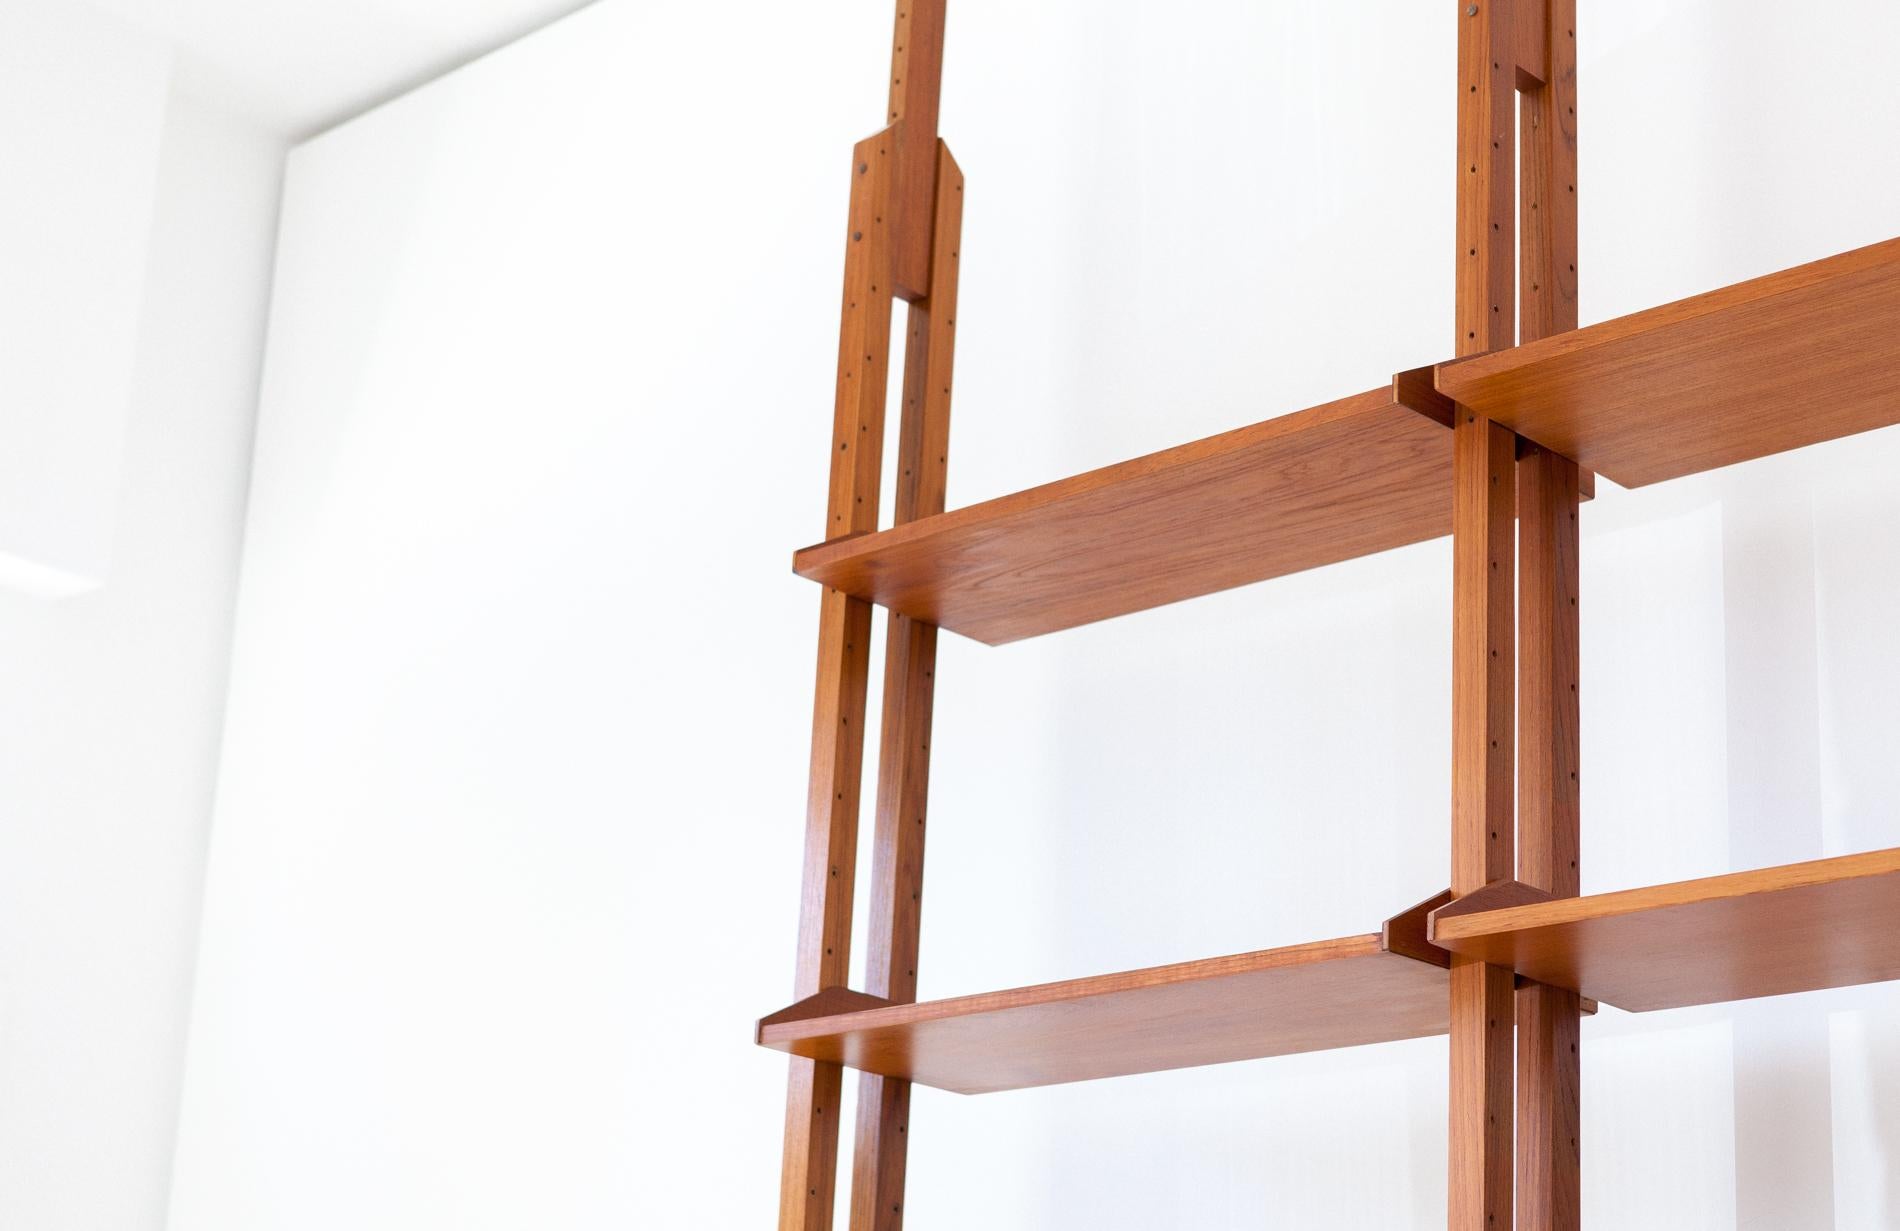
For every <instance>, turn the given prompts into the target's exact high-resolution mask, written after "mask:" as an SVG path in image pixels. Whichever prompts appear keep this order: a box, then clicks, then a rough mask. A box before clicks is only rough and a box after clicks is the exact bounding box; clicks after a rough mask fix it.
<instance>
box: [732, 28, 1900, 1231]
mask: <svg viewBox="0 0 1900 1231" xmlns="http://www.w3.org/2000/svg"><path fill="white" fill-rule="evenodd" d="M944 6H945V0H899V2H898V4H897V6H896V9H897V23H896V30H895V37H894V38H893V43H892V45H893V60H892V63H893V69H892V73H891V94H890V107H889V111H888V121H889V123H888V127H886V128H884V129H883V130H881V131H879V132H877V133H875V134H873V135H872V136H870V137H867V138H866V139H864V140H863V141H861V142H859V143H858V144H857V146H856V147H855V148H854V149H853V150H852V158H851V164H850V183H851V195H850V206H849V212H848V217H847V221H846V226H845V235H844V249H845V268H844V284H843V295H842V296H841V299H840V329H839V345H838V370H837V385H836V392H837V400H836V403H835V412H834V418H833V432H832V437H831V444H830V458H831V461H830V487H829V496H828V502H827V506H826V522H825V531H824V541H823V542H822V543H820V544H818V545H817V546H815V547H810V548H807V549H805V550H803V551H801V552H799V553H798V554H797V557H796V560H795V565H794V566H795V568H796V570H797V571H798V572H799V573H800V574H802V575H803V576H806V577H809V578H812V579H814V580H816V581H819V582H820V583H822V587H823V588H822V591H821V597H820V600H819V627H818V655H817V659H818V670H817V676H816V688H815V697H814V705H813V710H812V754H811V777H810V790H809V795H808V800H807V811H806V830H805V864H804V882H803V893H802V895H801V898H800V917H799V935H798V950H797V953H798V964H797V973H796V977H795V979H794V981H793V989H792V990H793V996H794V998H795V1000H794V1003H793V1004H792V1005H791V1006H790V1007H789V1008H787V1009H784V1010H782V1011H780V1012H777V1013H774V1014H772V1015H771V1016H769V1017H766V1018H764V1019H763V1020H762V1021H761V1022H760V1023H759V1024H758V1036H757V1038H758V1042H760V1043H762V1044H764V1045H765V1046H767V1047H773V1048H778V1049H781V1050H783V1051H786V1052H789V1053H790V1056H791V1058H790V1061H789V1067H790V1075H789V1081H788V1084H787V1095H786V1114H785V1153H784V1162H783V1168H782V1171H781V1174H780V1189H779V1191H780V1199H779V1226H780V1228H781V1231H824V1229H826V1228H829V1227H830V1226H831V1223H832V1209H833V1204H834V1197H835V1194H836V1188H835V1185H836V1182H837V1155H838V1138H839V1134H840V1132H841V1126H840V1124H839V1122H838V1121H839V1118H840V1117H839V1115H838V1109H839V1098H840V1095H841V1088H842V1081H843V1075H844V1070H845V1068H846V1067H851V1068H855V1069H857V1070H859V1072H860V1077H859V1089H858V1120H857V1124H856V1126H855V1146H854V1150H853V1165H852V1168H851V1194H850V1197H851V1199H850V1210H851V1215H850V1219H851V1226H852V1228H853V1229H854V1231H897V1228H899V1227H901V1226H902V1222H903V1212H904V1208H905V1202H904V1173H905V1164H906V1157H907V1150H908V1137H909V1131H908V1130H909V1119H910V1091H911V1086H912V1084H913V1083H914V1082H923V1083H926V1084H929V1085H935V1086H940V1087H942V1088H944V1089H948V1090H955V1091H962V1092H966V1093H976V1092H984V1091H992V1090H1005V1089H1016V1088H1020V1087H1025V1086H1035V1085H1044V1084H1049V1083H1053V1082H1063V1081H1080V1080H1085V1079H1089V1078H1099V1077H1112V1076H1118V1075H1125V1074H1130V1073H1143V1072H1154V1071H1158V1070H1163V1069H1173V1068H1180V1067H1184V1066H1189V1065H1198V1064H1213V1063H1220V1062H1225V1061H1234V1060H1245V1059H1255V1058H1260V1057H1265V1056H1273V1055H1281V1054H1285V1053H1289V1052H1296V1051H1306V1050H1313V1049H1318V1048H1333V1047H1349V1046H1354V1045H1358V1044H1363V1043H1371V1042H1378V1041H1383V1040H1390V1039H1400V1038H1408V1037H1417V1036H1421V1035H1428V1034H1433V1033H1438V1032H1445V1033H1448V1034H1449V1036H1450V1044H1449V1049H1448V1050H1449V1058H1450V1064H1449V1070H1450V1071H1449V1082H1450V1098H1449V1108H1450V1125H1449V1134H1448V1153H1449V1157H1448V1159H1447V1167H1448V1171H1447V1174H1448V1185H1447V1193H1448V1206H1447V1225H1448V1226H1449V1227H1450V1228H1452V1231H1509V1229H1510V1228H1512V1227H1513V1226H1516V1227H1518V1228H1522V1229H1524V1231H1575V1229H1576V1228H1577V1227H1578V1226H1579V1224H1580V1221H1581V1197H1580V1192H1581V1181H1580V1175H1581V1165H1582V1164H1581V1150H1580V1145H1579V1142H1580V1139H1581V1134H1582V1127H1581V1118H1580V1112H1579V1097H1580V1096H1579V1090H1580V1088H1581V1079H1580V1068H1579V1065H1580V1043H1579V1021H1580V1017H1581V1015H1582V1014H1583V1013H1585V1012H1588V1011H1590V1010H1591V1009H1592V1008H1593V1005H1592V1004H1591V999H1590V998H1598V999H1601V1000H1603V1001H1604V1002H1606V1003H1609V1004H1612V1005H1617V1006H1621V1007H1623V1008H1626V1009H1631V1010H1645V1009H1654V1008H1666V1007H1672V1006H1679V1005H1688V1004H1706V1003H1712V1002H1717V1001H1723V1000H1731V999H1741V998H1747V997H1753V996H1765V995H1777V994H1781V993H1784V992H1794V991H1806V990H1813V989H1819V988H1827V987H1838V986H1843V985H1848V984H1855V983H1866V982H1873V981H1878V980H1886V979H1894V978H1900V851H1880V852H1875V853H1872V854H1866V855H1853V856H1847V857H1844V858H1839V859H1829V860H1820V861H1817V862H1815V863H1807V864H1796V865H1792V866H1789V867H1783V868H1769V869H1766V870H1762V871H1756V872H1740V873H1734V874H1731V875H1726V876H1717V877H1711V878H1708V879H1705V880H1697V881H1687V882H1683V883H1681V884H1676V885H1662V886H1656V887H1652V888H1645V889H1632V890H1627V891H1624V892H1620V893H1610V894H1597V895H1592V896H1590V897H1580V896H1578V895H1579V893H1580V880H1579V862H1580V861H1579V841H1578V835H1579V826H1580V816H1579V811H1580V799H1579V794H1578V786H1577V783H1578V777H1579V772H1580V766H1579V744H1578V727H1579V722H1580V710H1579V704H1578V686H1579V678H1578V635H1579V626H1578V609H1579V603H1580V595H1579V580H1578V577H1579V566H1578V556H1579V550H1580V543H1579V538H1578V533H1577V517H1578V508H1579V504H1580V502H1581V501H1582V500H1584V499H1586V498H1588V497H1589V495H1590V494H1591V492H1592V484H1593V478H1592V476H1593V473H1594V472H1597V471H1601V473H1603V474H1604V475H1606V476H1607V477H1609V478H1611V479H1613V480H1615V481H1616V482H1618V483H1621V484H1624V485H1627V486H1637V485H1641V484H1646V483H1654V482H1658V481H1661V480H1664V479H1670V478H1677V477H1680V476H1683V475H1688V474H1692V473H1695V472H1697V471H1702V470H1707V469H1710V468H1713V467H1717V466H1726V465H1730V464H1732V463H1735V462H1740V461H1745V460H1748V459H1750V458H1756V457H1762V456H1766V455H1768V454H1771V453H1777V452H1781V451H1783V450H1787V449H1793V448H1799V447H1801V446H1804V445H1810V444H1816V443H1819V442H1822V441H1826V440H1831V439H1835V438H1838V437H1841V436H1845V435H1851V434H1854V433H1858V432H1865V431H1870V430H1873V429H1876V428H1881V427H1886V426H1889V425H1891V424H1894V423H1896V422H1900V239H1896V240H1890V241H1888V242H1885V243H1880V244H1875V245H1872V246H1871V247H1867V248H1862V249H1859V250H1857V251H1854V252H1848V253H1843V254H1841V255H1839V256H1834V257H1829V258H1827V259H1826V260H1821V261H1815V262H1812V263H1810V264H1807V265H1802V266H1799V267H1797V268H1795V269H1789V270H1784V271H1782V272H1780V273H1774V274H1769V275H1768V276H1766V277H1762V278H1756V279H1753V280H1751V281H1748V282H1743V283H1740V284H1737V285H1735V286H1730V287H1726V288H1723V289H1721V290H1717V291H1712V292H1710V293H1708V294H1705V295H1697V296H1694V297H1692V298H1689V299H1685V300H1682V301H1680V302H1677V303H1673V304H1667V305H1664V306H1662V307H1658V308H1653V309H1651V310H1649V311H1646V312H1639V313H1636V314H1635V315H1633V316H1628V317H1624V318H1621V319H1619V320H1614V321H1607V322H1604V323H1602V324H1597V325H1592V326H1590V327H1588V328H1584V329H1579V328H1578V320H1577V283H1578V272H1577V202H1578V183H1577V119H1576V114H1577V75H1576V3H1575V0H1480V2H1479V3H1464V2H1460V3H1459V4H1457V5H1456V7H1455V13H1456V19H1457V22H1458V125H1457V146H1458V161H1457V165H1456V167H1455V168H1454V170H1455V171H1456V174H1457V185H1458V192H1457V210H1456V235H1455V241H1456V248H1455V255H1456V260H1457V265H1456V296H1455V312H1454V318H1455V319H1454V322H1453V325H1454V332H1453V343H1454V348H1453V349H1454V351H1455V355H1454V357H1453V358H1451V359H1450V360H1448V361H1447V362H1444V363H1441V364H1438V365H1436V366H1435V367H1433V368H1425V369H1414V370H1411V371H1407V372H1402V373H1400V374H1399V375H1398V376H1396V377H1395V378H1394V380H1393V383H1392V385H1391V387H1390V388H1384V389H1377V390H1373V391H1370V392H1367V393H1362V394H1358V395H1354V396H1351V397H1346V398H1342V399H1341V400H1339V401H1335V402H1329V403H1327V404H1325V405H1323V406H1316V407H1313V408H1312V409H1310V410H1304V411H1299V412H1297V413H1294V414H1289V415H1285V416H1282V417H1280V418H1277V419H1271V420H1268V421H1266V422H1264V423H1258V424H1255V425H1253V426H1251V427H1244V428H1240V429H1239V430H1237V431H1232V432H1227V433H1223V434H1222V435H1219V436H1214V437H1210V438H1208V439H1206V440H1201V441H1196V442H1194V443H1191V444H1185V445H1181V446H1179V447H1177V448H1174V449H1168V450H1165V451H1163V452H1160V453H1156V454H1152V455H1150V456H1148V457H1143V458H1138V459H1135V460H1134V461H1129V462H1124V463H1122V464H1120V465H1117V466H1110V467H1107V468H1105V469H1102V470H1097V471H1093V472H1090V473H1088V474H1084V475H1078V476H1075V477H1073V478H1069V479H1063V480H1061V481H1060V482H1056V483H1050V484H1047V485H1045V486H1042V487H1038V488H1034V489H1031V490H1029V491H1025V492H1018V493H1016V494H1014V495H1010V496H1004V497H1002V498H1000V499H997V500H991V501H988V502H985V503H983V504H978V505H973V506H970V507H968V508H963V509H958V510H956V511H954V512H948V513H946V512H945V511H944V509H945V499H944V495H945V478H946V473H947V464H948V459H949V430H950V428H949V425H950V398H951V389H952V378H951V373H952V367H953V351H954V347H955V332H956V330H955V324H956V313H957V283H958V271H959V267H960V263H961V257H962V253H961V244H962V211H963V190H964V181H963V173H962V171H961V169H960V168H959V167H958V165H957V162H956V159H955V158H954V157H953V156H952V155H951V153H950V150H949V147H948V146H946V145H945V144H944V143H943V141H941V140H940V139H939V138H938V135H937V113H938V95H939V89H940V85H941V79H942V68H943V34H944ZM1453 11H1454V10H1453V9H1452V8H1451V7H1450V6H1448V8H1447V13H1448V15H1449V14H1450V13H1452V12H1453ZM1520 224H1521V225H1520ZM899 301H902V302H905V303H907V304H908V305H909V307H908V312H907V315H906V321H905V325H904V328H905V329H906V330H907V332H908V339H907V343H906V346H905V358H904V370H903V373H902V377H901V379H902V382H903V384H902V390H903V396H902V399H901V405H902V413H901V420H900V422H899V424H898V430H897V432H896V441H895V449H896V455H897V456H896V462H897V465H896V466H895V468H894V473H895V474H896V476H897V484H898V488H897V492H896V499H895V501H894V509H895V512H894V518H893V524H892V525H891V526H889V527H885V528H880V527H879V526H878V524H877V509H878V506H879V494H880V493H879V484H880V481H881V475H882V473H883V460H884V448H885V436H886V430H885V428H886V425H885V395H886V391H887V384H888V381H889V379H890V373H889V371H888V365H889V361H890V352H891V346H890V342H891V338H890V333H891V329H892V320H891V315H892V313H891V309H892V307H893V306H894V304H895V303H897V302H899ZM1447 533H1448V534H1450V535H1451V539H1452V690H1451V695H1452V713H1451V722H1450V730H1449V735H1450V753H1451V770H1452V772H1451V780H1452V798H1451V801H1450V803H1451V806H1450V809H1449V812H1450V821H1451V826H1450V831H1451V872H1452V878H1451V879H1452V884H1451V888H1450V890H1449V891H1448V892H1447V893H1445V894H1443V895H1440V897H1439V898H1436V899H1434V900H1432V901H1431V902H1428V903H1424V904H1422V905H1420V906H1418V907H1414V908H1413V909H1412V910H1410V911H1406V912H1404V913H1402V914H1400V915H1397V916H1395V917H1394V918H1393V919H1392V920H1390V921H1389V922H1388V923H1387V924H1386V925H1385V927H1384V929H1383V930H1382V931H1381V932H1380V933H1377V934H1368V935H1363V936H1355V937H1347V938H1345V939H1341V940H1328V941H1319V942H1315V943H1312V944H1304V945H1293V946H1289V947H1285V948H1278V949H1267V950H1262V951H1260V952H1256V953H1246V954H1240V955H1237V956H1233V957H1223V958H1213V959H1209V960H1205V961H1197V962H1185V963H1180V964H1177V965H1173V966H1160V967H1154V968H1150V969H1147V970H1138V971H1130V972H1125V973H1122V974H1113V975H1102V976H1097V977H1094V978H1088V979H1077V980H1071V981H1068V982H1063V983H1052V984H1044V985H1041V986H1038V987H1029V988H1019V989H1016V990H1013V991H1004V992H990V993H985V994H982V995H977V996H965V997H959V998H956V999H952V1000H940V1001H934V1002H930V1003H924V1004H919V1003H917V1002H916V1001H917V963H918V937H919V929H920V923H921V918H922V901H923V854H924V838H925V834H926V824H925V822H926V819H927V814H928V807H927V805H928V794H929V792H928V784H929V770H930V757H929V750H930V741H931V738H932V732H931V708H932V699H933V693H934V689H935V676H936V650H937V634H938V630H939V629H940V628H949V629H953V630H955V631H958V632H961V633H964V634H966V635H968V636H970V637H973V638H975V639H977V640H980V641H985V642H990V643H1001V642H1006V641H1013V640H1016V639H1019V638H1024V637H1032V636H1036V635H1039V634H1044V633H1051V632H1055V631H1057V630H1060V629H1065V628H1072V627H1075V626H1077V625H1081V624H1087V623H1090V622H1092V621H1096V620H1103V619H1108V618H1110V617H1113V616H1117V615H1125V614H1128V613H1130V612H1135V611H1141V610H1145V609H1148V608H1152V607H1157V606H1160V605H1163V604H1166V603H1173V602H1179V601H1182V600H1185V599H1190V598H1194V597H1197V596H1200V595H1204V594H1209V593H1213V592H1215V591H1218V590H1223V589H1227V588H1230V587H1233V586H1239V585H1245V584H1248V583H1250V582H1255V581H1261V580H1265V579H1267V578H1270V577H1276V576H1281V575H1284V574H1287V573H1292V572H1296V571H1299V570H1303V569H1309V568H1316V567H1320V566H1323V565H1326V564H1332V563H1336V562H1339V561H1342V560H1346V559H1350V558H1353V557H1356V556H1361V555H1366V554H1369V553H1372V552H1378V551H1384V550H1387V549H1390V548H1395V547H1401V546H1404V545H1406V544H1410V543H1416V542H1420V541H1423V540H1426V539H1431V538H1436V537H1438V536H1441V535H1444V534H1447ZM873 604H878V605H881V606H883V607H885V608H886V609H887V612H888V620H889V632H888V635H887V637H886V657H885V663H884V683H883V694H882V705H883V721H882V724H881V727H880V731H881V735H880V746H879V748H878V755H877V767H878V768H877V789H876V795H875V810H874V829H873V834H872V844H871V845H872V867H871V893H870V910H869V919H868V929H869V936H868V943H867V945H866V953H867V961H866V969H865V973H864V977H863V986H862V989H861V990H853V989H852V988H850V986H849V983H850V961H849V959H850V953H851V940H852V926H853V919H852V911H853V907H852V903H853V893H854V884H855V878H856V863H857V844H858V833H859V824H858V822H859V808H860V794H861V785H860V779H861V777H862V772H861V771H862V769H863V765H864V751H865V749H864V734H863V733H864V729H865V726H866V717H867V704H868V702H867V690H868V685H869V679H870V674H871V661H870V646H871V620H872V615H873Z"/></svg>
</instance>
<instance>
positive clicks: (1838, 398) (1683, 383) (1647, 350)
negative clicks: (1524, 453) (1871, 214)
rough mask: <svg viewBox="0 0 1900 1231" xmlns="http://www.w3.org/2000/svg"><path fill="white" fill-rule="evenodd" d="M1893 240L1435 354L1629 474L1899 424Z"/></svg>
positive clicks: (1547, 433)
mask: <svg viewBox="0 0 1900 1231" xmlns="http://www.w3.org/2000/svg"><path fill="white" fill-rule="evenodd" d="M1896 338H1900V239H1890V240H1887V241H1886V242H1884V243H1879V244H1874V245H1872V246H1870V247H1866V248H1857V249H1855V250H1854V251H1852V252H1844V253H1842V254H1841V255H1839V256H1832V257H1828V258H1827V259H1826V260H1822V261H1814V262H1812V263H1810V264H1807V265H1798V266H1796V267H1795V268H1793V269H1785V270H1782V271H1781V272H1780V273H1775V274H1769V275H1768V276H1767V277H1765V278H1755V279H1753V280H1751V281H1748V282H1740V283H1737V284H1735V285H1734V286H1728V287H1723V288H1722V289H1721V290H1719V291H1711V292H1709V293H1708V294H1706V295H1697V296H1694V297H1693V298H1690V299H1683V300H1679V301H1677V302H1676V303H1672V304H1665V305H1663V306H1662V307H1660V308H1651V309H1650V310H1649V311H1647V312H1638V313H1636V314H1635V315H1634V316H1625V317H1620V318H1618V319H1617V320H1613V321H1605V322H1604V323H1602V324H1600V325H1592V326H1590V327H1589V328H1587V329H1579V330H1575V331H1573V332H1570V333H1560V334H1555V335H1553V336H1551V337H1548V338H1545V339H1543V340H1542V341H1538V342H1531V343H1529V344H1527V345H1524V346H1518V347H1513V348H1512V349H1510V350H1503V351H1493V352H1491V353H1490V354H1487V355H1476V356H1473V357H1471V358H1469V359H1461V360H1457V361H1455V362H1452V363H1447V364H1441V365H1439V368H1438V376H1437V383H1438V389H1439V392H1441V393H1443V394H1445V395H1446V396H1448V397H1450V398H1452V399H1454V400H1456V401H1457V402H1458V403H1460V404H1461V405H1464V406H1469V407H1471V408H1472V409H1473V410H1476V411H1478V412H1479V413H1480V414H1483V415H1486V416H1489V417H1490V418H1492V419H1495V420H1497V421H1498V422H1500V423H1502V424H1504V425H1506V426H1507V427H1509V428H1510V429H1511V430H1512V431H1514V432H1516V433H1517V434H1518V435H1520V436H1525V437H1528V438H1530V439H1531V440H1534V441H1536V442H1537V443H1538V444H1540V445H1543V446H1544V447H1545V448H1547V449H1550V450H1553V451H1554V452H1557V453H1561V454H1563V455H1564V456H1565V457H1569V458H1572V459H1574V460H1575V461H1576V462H1577V463H1578V464H1579V465H1581V466H1584V467H1587V468H1588V469H1590V470H1594V471H1596V472H1597V473H1599V474H1602V475H1603V476H1605V477H1606V478H1609V479H1612V480H1614V481H1616V482H1617V483H1620V484H1622V485H1623V486H1625V487H1641V486H1643V485H1644V484H1647V483H1655V482H1659V481H1660V480H1663V479H1674V478H1680V477H1681V476H1683V475H1688V474H1694V473H1696V472H1698V471H1702V470H1713V469H1715V468H1716V467H1718V466H1728V465H1733V464H1734V463H1736V462H1745V461H1748V460H1749V459H1751V458H1756V457H1766V456H1768V455H1769V454H1771V453H1781V452H1783V451H1785V450H1788V449H1796V448H1800V447H1801V446H1803V445H1811V444H1819V443H1820V442H1821V441H1824V440H1833V439H1836V438H1837V437H1841V436H1851V435H1853V434H1855V433H1856V432H1865V431H1870V430H1872V429H1874V428H1879V427H1886V426H1888V425H1890V424H1893V423H1895V422H1900V348H1896V347H1895V345H1894V341H1895V339H1896Z"/></svg>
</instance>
